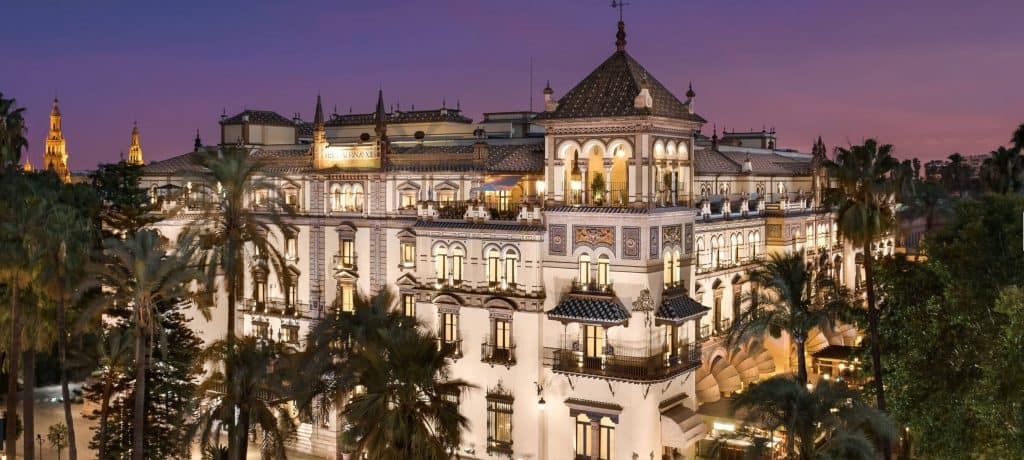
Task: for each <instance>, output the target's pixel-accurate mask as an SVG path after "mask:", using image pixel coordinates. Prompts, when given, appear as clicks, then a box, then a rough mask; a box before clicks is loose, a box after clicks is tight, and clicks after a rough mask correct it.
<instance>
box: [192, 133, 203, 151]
mask: <svg viewBox="0 0 1024 460" xmlns="http://www.w3.org/2000/svg"><path fill="white" fill-rule="evenodd" d="M192 148H193V149H195V150H193V151H194V152H198V151H199V149H201V148H203V140H202V139H200V138H199V129H198V128H197V129H196V139H195V142H194V143H193V144H192Z"/></svg>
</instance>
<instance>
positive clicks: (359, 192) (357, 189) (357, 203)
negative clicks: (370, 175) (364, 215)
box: [350, 184, 363, 212]
mask: <svg viewBox="0 0 1024 460" xmlns="http://www.w3.org/2000/svg"><path fill="white" fill-rule="evenodd" d="M350 209H351V210H352V211H355V212H363V184H352V200H351V206H350Z"/></svg>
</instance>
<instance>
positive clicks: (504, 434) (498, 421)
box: [487, 396, 512, 449]
mask: <svg viewBox="0 0 1024 460" xmlns="http://www.w3.org/2000/svg"><path fill="white" fill-rule="evenodd" d="M487 443H488V447H497V448H500V449H508V448H510V447H511V445H512V401H508V400H505V399H504V398H502V399H497V398H492V397H491V396H488V397H487Z"/></svg>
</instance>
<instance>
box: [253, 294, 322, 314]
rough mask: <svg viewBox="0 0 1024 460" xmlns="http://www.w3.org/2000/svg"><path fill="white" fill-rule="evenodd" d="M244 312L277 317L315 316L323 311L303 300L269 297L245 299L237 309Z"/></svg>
mask: <svg viewBox="0 0 1024 460" xmlns="http://www.w3.org/2000/svg"><path fill="white" fill-rule="evenodd" d="M239 310H241V311H244V312H248V313H253V314H259V315H267V316H279V317H292V318H303V317H305V318H316V317H319V316H320V315H321V314H322V313H323V309H322V308H321V307H320V306H319V305H315V304H309V303H305V302H286V301H285V299H280V298H277V299H275V298H269V299H266V300H264V301H262V302H257V301H256V299H245V300H244V301H243V302H242V307H241V308H240V309H239Z"/></svg>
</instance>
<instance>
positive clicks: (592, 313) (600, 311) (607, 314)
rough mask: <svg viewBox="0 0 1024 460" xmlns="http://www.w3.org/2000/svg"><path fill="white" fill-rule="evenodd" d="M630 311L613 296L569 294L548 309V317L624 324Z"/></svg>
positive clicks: (562, 319)
mask: <svg viewBox="0 0 1024 460" xmlns="http://www.w3.org/2000/svg"><path fill="white" fill-rule="evenodd" d="M629 317H630V313H629V311H628V310H626V307H623V306H622V304H621V303H619V301H618V300H617V299H616V298H615V297H612V296H604V295H586V294H567V295H566V296H565V297H563V298H562V301H561V302H559V303H558V305H556V306H555V308H552V309H551V310H548V318H550V319H553V320H561V321H572V322H585V323H601V324H622V323H624V322H626V321H628V320H629Z"/></svg>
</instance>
